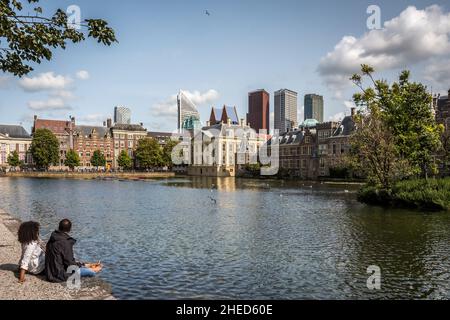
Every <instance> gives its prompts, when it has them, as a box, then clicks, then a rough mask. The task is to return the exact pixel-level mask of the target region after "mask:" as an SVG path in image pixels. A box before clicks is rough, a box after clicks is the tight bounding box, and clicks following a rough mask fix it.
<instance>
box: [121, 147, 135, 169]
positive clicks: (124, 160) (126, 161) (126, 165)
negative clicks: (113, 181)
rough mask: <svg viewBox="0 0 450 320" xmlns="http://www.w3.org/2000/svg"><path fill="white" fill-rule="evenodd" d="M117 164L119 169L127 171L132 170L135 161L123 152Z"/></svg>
mask: <svg viewBox="0 0 450 320" xmlns="http://www.w3.org/2000/svg"><path fill="white" fill-rule="evenodd" d="M117 163H118V165H119V167H121V168H123V169H125V170H126V169H131V168H132V166H133V159H131V158H130V156H129V155H128V153H127V152H126V151H125V150H122V152H121V153H120V155H119V158H118V159H117Z"/></svg>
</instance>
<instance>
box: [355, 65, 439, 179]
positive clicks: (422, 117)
mask: <svg viewBox="0 0 450 320" xmlns="http://www.w3.org/2000/svg"><path fill="white" fill-rule="evenodd" d="M373 73H374V69H373V68H372V67H370V66H368V65H362V66H361V74H355V75H353V76H352V78H351V80H352V81H353V82H354V83H355V84H356V85H357V86H358V87H359V88H360V89H361V92H360V93H357V94H355V95H354V97H353V98H354V101H355V103H356V104H357V105H358V106H360V107H361V108H362V111H364V112H366V113H368V114H373V115H376V117H377V118H378V119H379V121H381V122H382V124H383V128H385V130H389V132H390V133H391V134H392V136H393V143H394V146H395V153H396V154H397V155H398V158H399V160H401V161H406V163H408V165H409V166H410V169H411V171H410V172H411V174H414V175H422V176H425V177H427V176H428V174H430V173H432V174H434V173H436V170H437V167H436V161H435V158H434V155H435V154H436V152H437V151H438V150H439V149H440V147H441V143H440V136H441V133H442V130H443V127H442V126H441V125H438V124H436V121H435V118H434V116H433V113H432V110H431V102H432V97H431V94H430V93H429V92H428V90H427V88H426V86H424V85H423V84H421V83H417V82H411V81H410V72H409V71H403V72H402V73H401V74H400V77H399V80H398V82H394V83H393V84H392V85H390V84H389V83H388V82H387V81H386V80H375V79H374V77H373ZM365 79H368V80H369V82H370V84H371V86H369V87H364V84H363V82H364V80H365Z"/></svg>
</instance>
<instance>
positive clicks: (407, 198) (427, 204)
mask: <svg viewBox="0 0 450 320" xmlns="http://www.w3.org/2000/svg"><path fill="white" fill-rule="evenodd" d="M358 200H359V201H360V202H363V203H366V204H370V205H380V206H385V207H401V208H412V209H420V210H427V211H444V210H445V211H450V178H445V179H428V180H425V179H416V180H407V181H401V182H398V183H396V184H395V186H394V187H393V188H392V190H383V189H377V188H375V187H370V186H366V187H364V188H363V189H361V190H360V192H359V193H358Z"/></svg>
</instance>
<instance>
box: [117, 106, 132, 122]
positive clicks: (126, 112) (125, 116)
mask: <svg viewBox="0 0 450 320" xmlns="http://www.w3.org/2000/svg"><path fill="white" fill-rule="evenodd" d="M114 122H115V123H117V124H131V110H130V109H129V108H125V107H121V106H117V107H115V108H114Z"/></svg>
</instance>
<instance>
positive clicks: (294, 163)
mask: <svg viewBox="0 0 450 320" xmlns="http://www.w3.org/2000/svg"><path fill="white" fill-rule="evenodd" d="M279 147H280V151H279V154H280V168H281V169H282V170H283V173H284V174H288V175H289V176H292V177H298V178H301V179H316V178H317V176H318V165H317V162H318V157H317V134H316V129H314V128H305V129H302V130H294V131H289V132H286V133H284V134H282V135H281V136H280V137H279Z"/></svg>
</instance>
